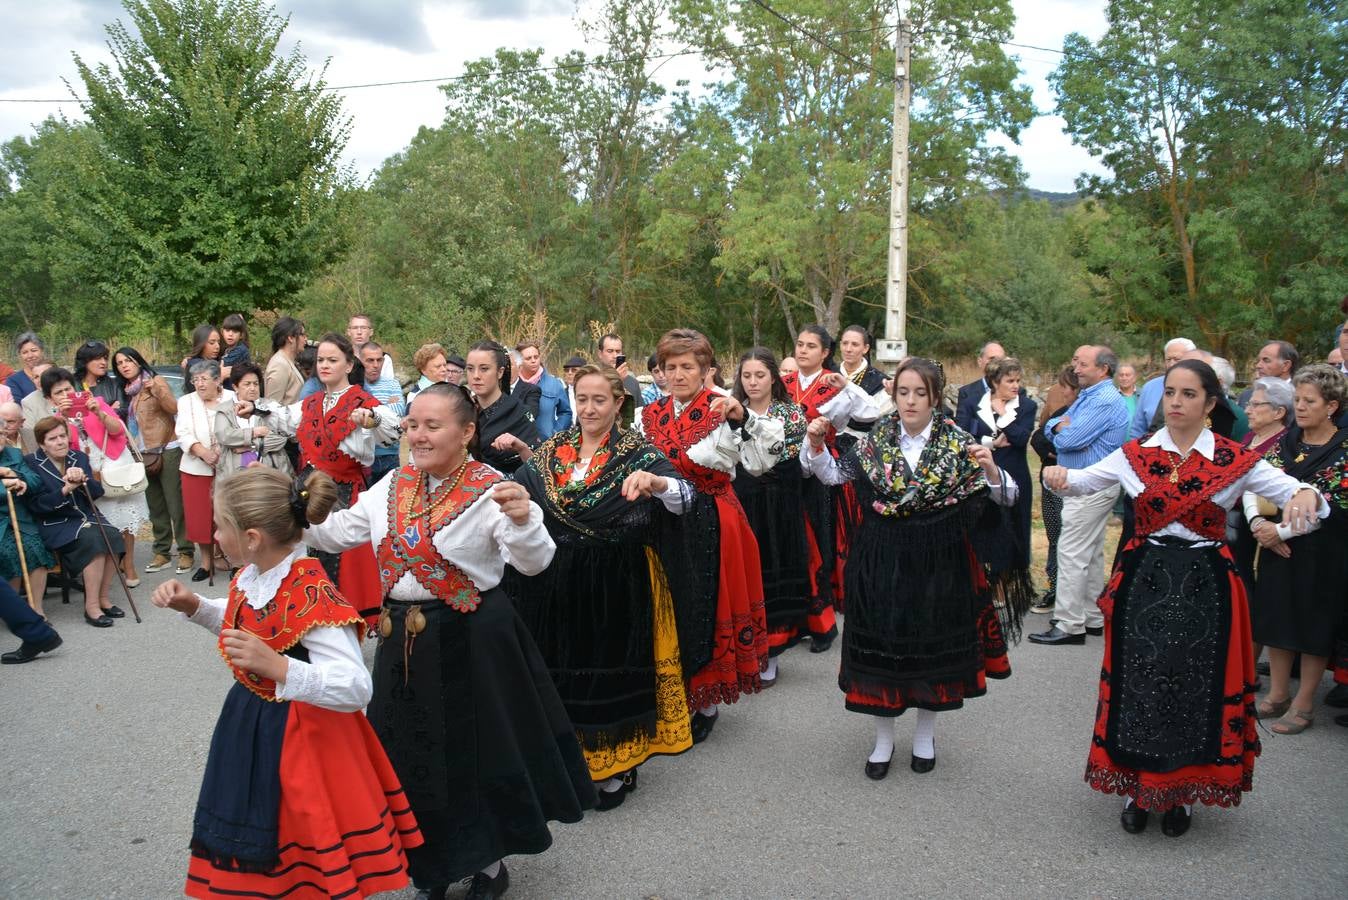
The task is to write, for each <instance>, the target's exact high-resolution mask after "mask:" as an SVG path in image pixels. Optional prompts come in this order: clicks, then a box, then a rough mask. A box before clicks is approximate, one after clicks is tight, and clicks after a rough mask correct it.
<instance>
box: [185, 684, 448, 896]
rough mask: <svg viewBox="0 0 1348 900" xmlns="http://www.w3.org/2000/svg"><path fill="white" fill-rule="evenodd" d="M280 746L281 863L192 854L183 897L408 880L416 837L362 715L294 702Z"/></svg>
mask: <svg viewBox="0 0 1348 900" xmlns="http://www.w3.org/2000/svg"><path fill="white" fill-rule="evenodd" d="M289 705H290V712H289V717H288V718H287V721H286V726H285V739H284V743H283V744H282V747H281V803H280V810H279V815H278V819H277V827H278V845H279V849H280V852H279V857H280V861H279V863H278V865H277V866H276V867H274V868H273V869H271V870H270V871H268V872H237V871H227V870H224V869H220V868H217V867H216V866H214V865H212V863H211V861H210V860H209V859H205V858H203V857H201V856H196V855H194V856H193V857H192V860H191V862H190V864H189V865H188V869H187V885H186V887H185V889H184V890H185V892H186V894H187V896H189V897H208V898H217V900H220V898H231V900H238V898H282V897H284V898H286V900H319V898H325V897H341V898H346V897H368V896H370V895H372V894H378V893H380V892H382V891H395V890H398V889H400V888H403V887H406V886H407V884H408V883H409V880H408V873H407V856H406V854H405V853H404V850H405V849H406V848H409V847H416V846H419V845H420V844H421V843H422V838H421V832H420V831H419V830H418V829H417V823H416V819H415V818H413V816H412V810H411V807H410V806H409V805H408V802H407V799H406V797H405V796H404V795H403V790H402V786H401V785H400V783H399V781H398V776H397V775H395V774H394V772H393V766H392V765H391V764H390V763H389V761H388V757H387V756H385V755H384V748H383V747H382V746H380V743H379V739H378V738H377V737H375V733H374V730H373V729H372V728H371V727H370V723H369V722H368V721H366V719H365V716H364V715H363V714H361V713H343V712H334V711H332V710H328V709H321V708H319V707H317V706H311V705H309V704H307V703H291V704H289Z"/></svg>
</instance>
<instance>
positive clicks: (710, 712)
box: [698, 703, 718, 719]
mask: <svg viewBox="0 0 1348 900" xmlns="http://www.w3.org/2000/svg"><path fill="white" fill-rule="evenodd" d="M717 709H718V707H717V705H716V704H715V703H711V704H708V705H707V706H704V707H702V708H701V709H699V710H698V712H700V713H702V715H704V716H706V717H707V718H708V719H714V718H716V713H717Z"/></svg>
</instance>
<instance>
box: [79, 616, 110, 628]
mask: <svg viewBox="0 0 1348 900" xmlns="http://www.w3.org/2000/svg"><path fill="white" fill-rule="evenodd" d="M84 621H86V622H88V623H89V624H90V625H92V626H94V627H95V628H111V627H112V619H109V618H108V617H107V616H103V615H100V616H99V617H98V618H97V619H95V618H94V617H93V616H91V615H89V614H88V613H85V614H84Z"/></svg>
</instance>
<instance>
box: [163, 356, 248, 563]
mask: <svg viewBox="0 0 1348 900" xmlns="http://www.w3.org/2000/svg"><path fill="white" fill-rule="evenodd" d="M189 374H190V375H191V378H192V387H193V391H192V392H191V393H187V394H184V395H183V396H182V399H180V400H179V401H178V417H177V423H176V426H175V429H174V431H175V433H176V434H177V436H178V444H179V446H181V447H182V451H183V457H182V463H181V466H180V468H181V473H182V495H183V513H184V517H185V518H186V521H187V537H188V540H190V541H191V542H192V543H194V544H196V545H197V549H198V550H199V551H200V552H201V566H200V567H199V568H198V569H197V570H196V572H194V573H193V574H192V580H193V581H205V580H206V579H207V578H209V577H210V576H211V574H212V573H213V572H214V571H215V552H214V550H213V548H214V546H215V521H214V508H213V505H212V502H211V497H212V494H213V493H214V488H215V467H216V465H217V464H219V462H220V454H221V452H222V448H221V447H220V442H219V440H217V438H216V436H215V420H216V417H217V416H218V415H219V414H220V411H221V410H222V409H228V408H229V407H230V406H232V405H233V404H234V392H233V391H228V390H225V389H224V387H223V386H222V385H221V384H220V366H219V364H218V363H216V361H215V360H213V359H207V360H201V361H200V362H198V363H196V364H195V365H193V366H192V368H191V370H190V372H189Z"/></svg>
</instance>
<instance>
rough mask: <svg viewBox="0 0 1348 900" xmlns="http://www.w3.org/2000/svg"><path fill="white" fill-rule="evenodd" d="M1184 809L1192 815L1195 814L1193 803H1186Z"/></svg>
mask: <svg viewBox="0 0 1348 900" xmlns="http://www.w3.org/2000/svg"><path fill="white" fill-rule="evenodd" d="M1184 811H1185V812H1186V813H1188V814H1189V815H1191V816H1192V815H1193V814H1194V805H1193V804H1192V803H1186V804H1184Z"/></svg>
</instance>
